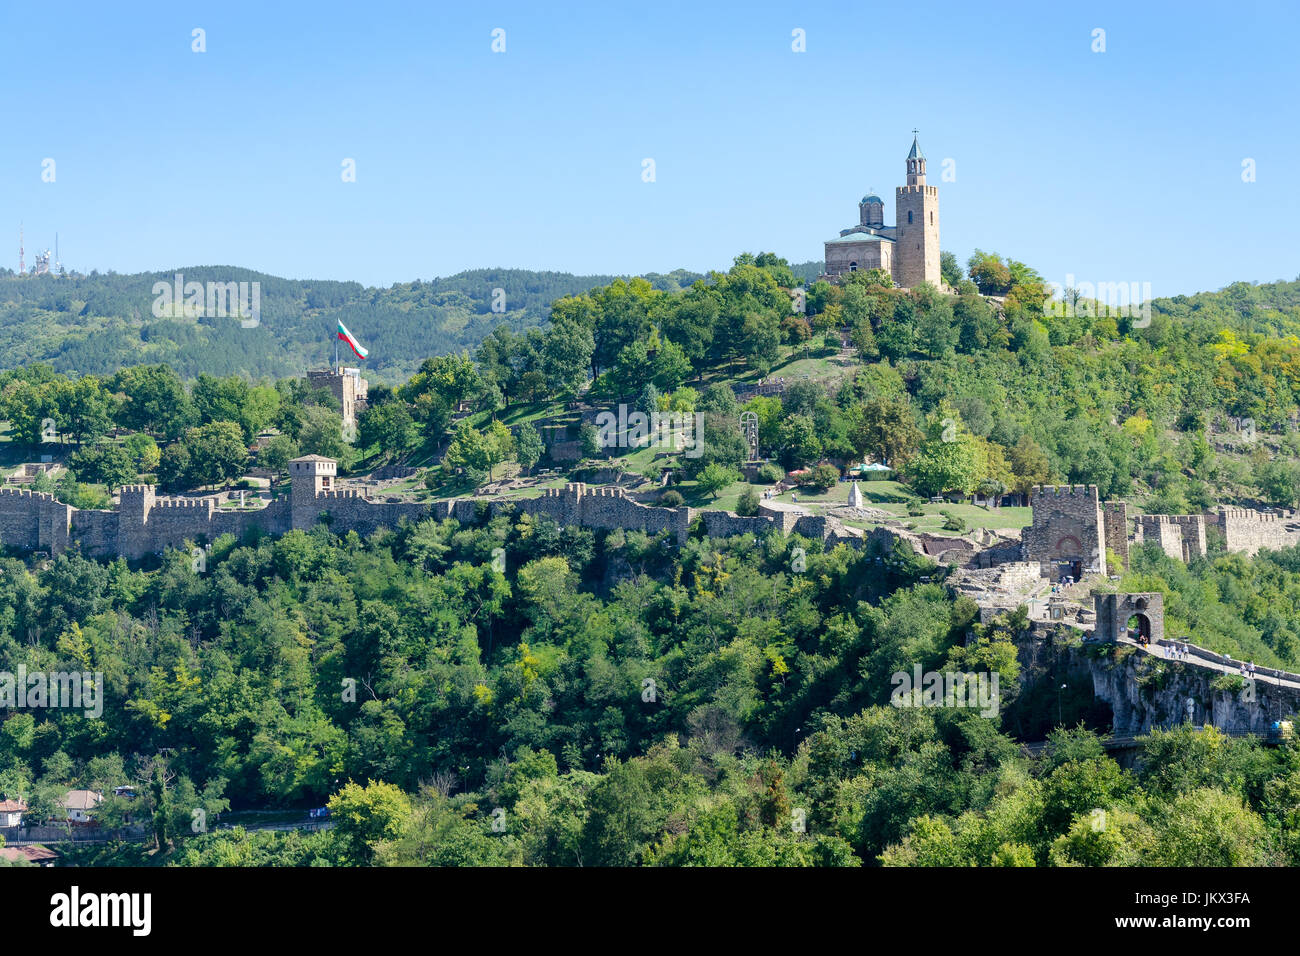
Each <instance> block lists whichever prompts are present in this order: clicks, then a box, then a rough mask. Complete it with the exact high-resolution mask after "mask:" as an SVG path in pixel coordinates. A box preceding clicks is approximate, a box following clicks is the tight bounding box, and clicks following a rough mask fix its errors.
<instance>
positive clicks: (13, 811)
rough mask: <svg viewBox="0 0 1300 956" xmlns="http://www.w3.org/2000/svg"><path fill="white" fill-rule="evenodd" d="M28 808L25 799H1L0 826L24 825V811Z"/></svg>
mask: <svg viewBox="0 0 1300 956" xmlns="http://www.w3.org/2000/svg"><path fill="white" fill-rule="evenodd" d="M26 810H27V801H25V800H0V827H20V826H22V825H23V813H24V811H26Z"/></svg>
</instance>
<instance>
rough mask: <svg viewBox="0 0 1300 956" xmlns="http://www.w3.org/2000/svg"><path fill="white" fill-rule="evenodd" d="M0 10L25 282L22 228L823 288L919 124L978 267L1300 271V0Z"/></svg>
mask: <svg viewBox="0 0 1300 956" xmlns="http://www.w3.org/2000/svg"><path fill="white" fill-rule="evenodd" d="M5 7H6V10H5V12H4V26H3V28H0V81H2V82H3V89H5V91H6V97H5V100H6V105H5V108H4V111H3V117H2V118H0V130H2V132H0V235H3V236H5V237H6V238H5V239H4V241H3V243H2V244H0V249H3V250H4V253H3V256H2V258H0V261H2V262H3V263H4V265H5V266H6V267H8V268H15V267H16V265H17V231H18V223H19V220H22V221H23V222H25V224H26V235H27V250H28V256H27V260H28V264H29V265H30V264H31V261H32V252H33V250H34V249H35V248H37V247H38V246H46V245H50V246H52V245H53V241H54V233H55V232H56V231H57V232H58V233H59V236H60V245H61V252H62V258H63V260H64V262H65V263H66V264H67V265H69V266H72V267H76V268H79V269H83V270H89V269H91V268H98V269H100V270H106V269H114V270H117V271H119V272H134V271H142V270H156V269H171V268H174V267H178V266H187V265H200V264H211V265H216V264H222V265H238V266H245V267H249V268H254V269H258V270H262V271H265V272H269V273H272V274H276V275H283V276H288V277H294V278H333V279H356V280H358V281H361V282H364V283H367V284H378V285H388V284H390V283H392V282H398V281H407V280H410V279H414V278H432V277H434V276H440V275H449V274H451V273H454V272H457V271H459V270H461V269H466V268H476V267H490V266H511V267H520V268H530V269H556V270H562V271H569V272H577V273H636V272H648V271H660V272H662V271H668V270H671V269H674V268H679V267H684V268H688V269H693V270H699V271H703V270H707V269H711V268H725V267H727V266H728V265H729V264H730V262H731V260H732V258H733V257H734V256H735V255H736V254H737V253H740V252H742V251H752V252H758V251H762V250H773V251H776V252H777V253H779V254H780V255H783V256H785V257H786V258H788V259H789V260H790V261H792V262H803V261H807V260H810V259H820V258H821V257H822V245H821V244H822V242H823V241H824V240H826V239H828V238H833V237H834V236H835V235H836V234H837V232H838V230H840V229H841V228H844V227H847V226H849V225H851V224H853V223H854V222H855V221H856V217H857V205H856V204H857V200H858V199H859V198H860V197H861V196H862V195H863V194H864V193H865V192H867V190H868V189H874V190H876V191H877V192H879V193H880V194H881V195H882V196H884V197H885V200H886V207H885V214H886V222H893V189H894V187H895V186H896V185H897V184H898V183H900V182H901V181H902V177H903V158H904V156H905V155H906V152H907V149H908V147H909V145H910V143H911V130H912V129H913V127H916V128H919V129H920V131H921V132H920V141H921V145H922V147H923V148H924V150H925V153H926V155H927V157H928V159H929V173H930V181H931V182H932V183H936V184H938V185H939V187H940V193H939V196H940V212H941V217H942V218H941V226H942V246H943V248H944V249H946V250H951V251H953V252H955V253H956V254H957V255H958V256H959V257H960V258H961V259H962V260H965V258H966V256H968V255H969V254H970V252H971V251H972V250H973V249H974V248H976V247H979V248H983V249H986V250H996V251H998V252H1001V253H1003V254H1004V255H1009V256H1012V257H1014V258H1017V259H1020V260H1022V261H1025V262H1028V263H1029V264H1031V265H1033V266H1034V267H1036V268H1037V269H1038V270H1039V271H1040V272H1041V273H1042V274H1043V275H1044V277H1045V278H1047V279H1049V280H1051V281H1055V282H1058V283H1062V284H1063V283H1064V282H1065V279H1066V276H1067V275H1073V276H1074V277H1075V278H1076V279H1077V280H1080V281H1091V282H1100V281H1106V282H1117V281H1123V282H1135V281H1136V282H1150V283H1151V286H1152V293H1153V294H1154V295H1156V296H1161V295H1174V294H1178V293H1190V292H1195V291H1199V290H1203V289H1215V288H1220V287H1222V286H1223V285H1225V284H1227V283H1229V282H1232V281H1235V280H1239V279H1244V280H1259V281H1271V280H1274V279H1280V278H1284V279H1293V278H1295V277H1296V276H1297V274H1300V254H1298V253H1300V243H1298V242H1297V229H1296V224H1297V222H1298V221H1300V181H1298V180H1297V171H1298V170H1300V163H1298V162H1297V156H1300V123H1297V112H1298V111H1300V107H1298V106H1297V90H1300V83H1298V82H1297V81H1298V80H1300V66H1297V57H1296V56H1295V55H1294V43H1295V36H1296V33H1297V27H1298V26H1300V14H1297V12H1296V8H1295V7H1294V6H1292V5H1290V4H1284V3H1278V4H1251V3H1235V4H1232V5H1222V4H1213V5H1211V4H1194V3H1192V4H1189V3H1176V4H1174V3H1170V4H1148V3H1133V2H1127V3H1117V4H1109V3H1086V4H1084V3H1060V4H1051V5H1042V4H1005V5H1000V4H989V3H986V4H970V3H966V4H951V5H949V4H942V3H937V4H935V3H932V4H923V5H922V4H913V3H902V2H899V3H893V4H876V3H863V2H854V3H813V4H807V3H763V2H751V3H743V4H742V3H736V4H714V3H708V2H694V3H668V2H660V0H656V2H653V3H639V4H625V3H600V4H589V5H588V4H568V5H566V4H562V3H548V4H538V3H535V2H534V3H527V4H492V3H482V4H480V3H474V4H459V3H458V4H443V3H418V2H410V3H391V2H384V0H372V2H367V3H347V4H341V3H331V2H317V3H312V4H280V3H267V2H264V0H263V2H259V3H245V2H242V0H233V2H231V0H226V2H221V3H211V4H209V3H194V4H186V3H178V2H171V3H138V4H129V5H120V4H103V3H95V4H88V3H86V4H83V3H58V4H47V5H43V6H33V5H31V4H19V3H15V2H12V0H10V2H8V3H6V4H5ZM195 28H202V29H203V30H204V31H205V32H206V45H207V52H205V53H201V54H200V53H194V52H192V51H191V43H192V39H191V36H192V33H191V31H192V30H193V29H195ZM495 28H501V29H504V30H505V31H506V34H505V43H506V51H505V52H504V53H493V52H492V49H491V46H492V35H491V34H492V31H493V30H494V29H495ZM796 28H798V29H802V30H804V31H805V33H806V45H807V50H806V52H803V53H795V52H793V51H792V49H791V43H792V31H793V30H795V29H796ZM1097 28H1101V29H1104V30H1105V44H1106V49H1105V52H1104V53H1095V52H1093V50H1092V46H1093V44H1094V39H1093V31H1094V30H1095V29H1097ZM46 158H50V159H53V160H55V164H56V165H55V181H54V182H53V183H48V182H42V179H41V177H42V161H43V160H45V159H46ZM348 158H351V159H354V160H355V162H356V182H353V183H345V182H343V181H342V177H341V172H342V163H343V161H344V159H348ZM646 158H651V159H653V160H654V161H655V173H656V180H655V181H654V182H644V181H643V179H642V161H643V160H644V159H646ZM945 159H950V160H952V164H951V166H950V167H949V168H950V169H951V170H952V171H953V172H954V173H955V180H954V181H952V182H943V181H941V179H940V174H941V172H942V168H943V166H942V164H943V161H944V160H945ZM1245 159H1253V160H1254V161H1255V164H1256V181H1255V182H1250V183H1247V182H1243V180H1242V162H1243V160H1245ZM9 236H12V239H10V238H8V237H9ZM10 260H13V261H10Z"/></svg>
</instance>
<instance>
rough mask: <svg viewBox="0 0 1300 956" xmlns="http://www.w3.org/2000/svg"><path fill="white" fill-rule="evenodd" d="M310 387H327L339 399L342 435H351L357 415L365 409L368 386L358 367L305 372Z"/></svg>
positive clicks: (354, 428) (355, 424)
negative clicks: (341, 413) (341, 414)
mask: <svg viewBox="0 0 1300 956" xmlns="http://www.w3.org/2000/svg"><path fill="white" fill-rule="evenodd" d="M307 381H308V383H309V384H310V385H311V387H312V388H324V389H328V390H329V391H330V393H331V394H332V395H333V396H334V397H335V398H337V399H338V400H339V404H340V405H341V406H342V412H343V435H344V437H351V435H352V434H354V433H355V431H356V427H357V415H358V414H359V413H360V412H362V411H364V410H365V407H366V398H367V395H368V394H369V390H370V386H369V383H367V382H366V380H365V379H364V378H362V377H361V369H359V368H344V367H343V366H341V365H340V366H339V367H338V368H326V369H317V370H315V371H311V372H308V373H307Z"/></svg>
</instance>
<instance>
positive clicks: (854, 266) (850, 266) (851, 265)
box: [849, 262, 858, 272]
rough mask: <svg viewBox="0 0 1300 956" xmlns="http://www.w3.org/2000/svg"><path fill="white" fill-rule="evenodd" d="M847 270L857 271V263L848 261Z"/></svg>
mask: <svg viewBox="0 0 1300 956" xmlns="http://www.w3.org/2000/svg"><path fill="white" fill-rule="evenodd" d="M849 271H850V272H857V271H858V264H857V263H856V262H850V263H849Z"/></svg>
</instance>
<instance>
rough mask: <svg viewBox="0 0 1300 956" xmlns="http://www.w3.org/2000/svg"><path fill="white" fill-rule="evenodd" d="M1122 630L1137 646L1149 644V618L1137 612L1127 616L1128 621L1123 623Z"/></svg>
mask: <svg viewBox="0 0 1300 956" xmlns="http://www.w3.org/2000/svg"><path fill="white" fill-rule="evenodd" d="M1124 630H1125V631H1126V632H1127V633H1128V636H1129V638H1130V639H1132V640H1135V641H1137V642H1138V643H1139V644H1149V643H1151V618H1149V617H1147V616H1146V614H1144V613H1141V612H1137V613H1134V614H1131V615H1129V619H1128V620H1127V621H1126V622H1125V623H1124Z"/></svg>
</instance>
